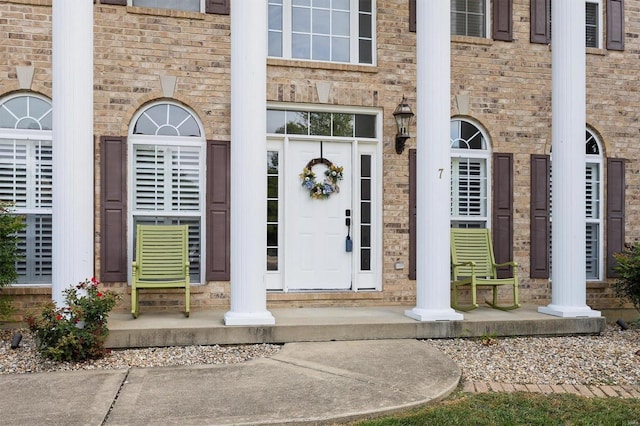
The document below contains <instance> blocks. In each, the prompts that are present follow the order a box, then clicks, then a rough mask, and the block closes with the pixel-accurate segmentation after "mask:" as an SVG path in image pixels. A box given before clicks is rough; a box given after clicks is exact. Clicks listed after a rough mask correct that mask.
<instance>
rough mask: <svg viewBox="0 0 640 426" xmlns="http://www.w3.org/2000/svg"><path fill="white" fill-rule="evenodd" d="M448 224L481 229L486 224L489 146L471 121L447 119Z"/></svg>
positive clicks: (456, 226)
mask: <svg viewBox="0 0 640 426" xmlns="http://www.w3.org/2000/svg"><path fill="white" fill-rule="evenodd" d="M450 147H451V226H452V227H454V228H485V227H487V226H488V223H489V212H488V208H489V207H488V206H489V199H488V187H489V183H488V176H489V172H488V170H487V169H488V159H489V149H488V144H487V139H486V138H485V136H484V134H483V132H482V131H481V130H480V129H479V128H478V127H477V126H476V125H474V124H473V123H471V122H468V121H464V120H452V121H451V134H450Z"/></svg>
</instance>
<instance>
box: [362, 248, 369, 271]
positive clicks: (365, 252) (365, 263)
mask: <svg viewBox="0 0 640 426" xmlns="http://www.w3.org/2000/svg"><path fill="white" fill-rule="evenodd" d="M360 270H361V271H370V270H371V249H362V250H360Z"/></svg>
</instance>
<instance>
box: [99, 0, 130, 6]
mask: <svg viewBox="0 0 640 426" xmlns="http://www.w3.org/2000/svg"><path fill="white" fill-rule="evenodd" d="M100 4H114V5H116V6H126V5H127V0H100Z"/></svg>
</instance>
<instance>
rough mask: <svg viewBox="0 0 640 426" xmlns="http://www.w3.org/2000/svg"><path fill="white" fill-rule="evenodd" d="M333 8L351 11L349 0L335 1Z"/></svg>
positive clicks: (332, 3)
mask: <svg viewBox="0 0 640 426" xmlns="http://www.w3.org/2000/svg"><path fill="white" fill-rule="evenodd" d="M331 6H332V7H333V8H334V9H337V10H349V7H350V5H349V0H333V1H332V2H331Z"/></svg>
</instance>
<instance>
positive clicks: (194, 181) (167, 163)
mask: <svg viewBox="0 0 640 426" xmlns="http://www.w3.org/2000/svg"><path fill="white" fill-rule="evenodd" d="M134 123H135V124H134V126H133V131H132V135H131V136H130V138H129V140H130V142H131V144H130V146H131V148H130V156H129V158H131V162H130V164H131V173H130V176H131V180H132V184H131V185H130V186H129V187H130V200H131V202H130V205H131V206H132V211H131V217H130V223H131V225H132V226H131V227H130V230H131V231H130V234H131V246H130V247H131V248H130V250H131V253H132V256H131V257H132V258H133V256H134V250H133V247H135V241H133V239H134V238H135V226H136V225H137V224H183V225H184V224H186V225H189V258H190V259H189V260H190V262H191V266H190V271H191V273H190V277H191V281H192V282H193V283H198V282H201V269H202V261H201V259H203V258H204V257H203V247H204V245H203V241H202V240H203V238H204V237H203V235H202V229H203V226H204V218H203V212H204V208H203V205H204V191H203V190H202V188H203V185H204V184H203V180H202V179H203V176H205V174H204V169H205V167H204V164H205V163H204V158H203V157H204V146H205V144H204V139H203V137H202V132H201V128H200V125H199V123H198V122H197V120H196V119H195V117H194V115H193V114H192V113H191V112H189V111H187V110H186V109H185V108H183V107H181V106H178V105H174V104H169V103H160V104H155V105H153V106H150V107H148V108H146V109H145V110H144V111H142V112H141V113H140V114H139V115H138V116H137V118H136V119H135V121H134Z"/></svg>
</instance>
